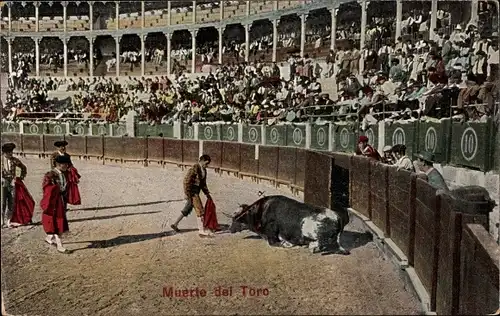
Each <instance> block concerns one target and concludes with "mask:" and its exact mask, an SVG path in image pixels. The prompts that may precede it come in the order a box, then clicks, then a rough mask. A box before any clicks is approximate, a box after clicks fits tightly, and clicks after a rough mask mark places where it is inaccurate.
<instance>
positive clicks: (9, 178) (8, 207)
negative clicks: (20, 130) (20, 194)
mask: <svg viewBox="0 0 500 316" xmlns="http://www.w3.org/2000/svg"><path fill="white" fill-rule="evenodd" d="M15 148H16V145H15V144H14V143H6V144H3V145H2V153H3V159H2V227H10V220H11V217H12V215H13V212H14V202H15V200H14V199H15V179H16V168H19V169H21V175H20V178H21V180H23V179H24V178H25V177H26V173H27V168H26V166H25V165H24V164H23V163H22V162H21V161H20V160H19V159H17V158H16V157H13V156H12V154H13V152H14V149H15Z"/></svg>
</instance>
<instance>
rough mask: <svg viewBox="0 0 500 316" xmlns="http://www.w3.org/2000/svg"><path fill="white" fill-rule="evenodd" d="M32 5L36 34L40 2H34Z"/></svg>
mask: <svg viewBox="0 0 500 316" xmlns="http://www.w3.org/2000/svg"><path fill="white" fill-rule="evenodd" d="M33 5H34V6H35V32H38V27H39V25H40V23H38V18H39V17H38V7H39V6H40V2H38V1H35V2H33Z"/></svg>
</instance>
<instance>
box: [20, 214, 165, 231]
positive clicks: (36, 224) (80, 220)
mask: <svg viewBox="0 0 500 316" xmlns="http://www.w3.org/2000/svg"><path fill="white" fill-rule="evenodd" d="M155 213H161V212H160V211H154V212H139V213H124V214H115V215H105V216H94V217H85V218H76V219H71V220H70V219H68V223H78V222H85V221H98V220H103V219H112V218H117V217H123V216H134V215H147V214H155ZM40 225H42V222H33V223H31V224H29V225H22V226H40ZM22 226H19V227H22Z"/></svg>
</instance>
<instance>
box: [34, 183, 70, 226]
mask: <svg viewBox="0 0 500 316" xmlns="http://www.w3.org/2000/svg"><path fill="white" fill-rule="evenodd" d="M46 178H48V177H47V176H46ZM43 183H44V184H43V198H42V200H41V201H40V207H41V208H42V210H43V213H42V226H43V230H44V231H45V232H46V233H47V234H58V235H60V234H62V233H64V232H66V231H68V230H69V227H68V220H67V219H66V212H65V210H64V201H63V198H62V195H61V190H60V188H59V186H58V185H57V184H52V183H51V182H50V180H48V179H44V181H43Z"/></svg>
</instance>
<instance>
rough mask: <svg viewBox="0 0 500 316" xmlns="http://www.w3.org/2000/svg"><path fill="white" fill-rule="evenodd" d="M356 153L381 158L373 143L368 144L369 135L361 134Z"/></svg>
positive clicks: (376, 158)
mask: <svg viewBox="0 0 500 316" xmlns="http://www.w3.org/2000/svg"><path fill="white" fill-rule="evenodd" d="M356 155H363V156H366V157H369V158H372V159H375V160H380V159H381V157H380V154H379V153H378V151H377V150H376V149H375V148H373V147H372V146H371V145H368V137H366V136H365V135H361V136H359V140H358V146H357V148H356Z"/></svg>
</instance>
